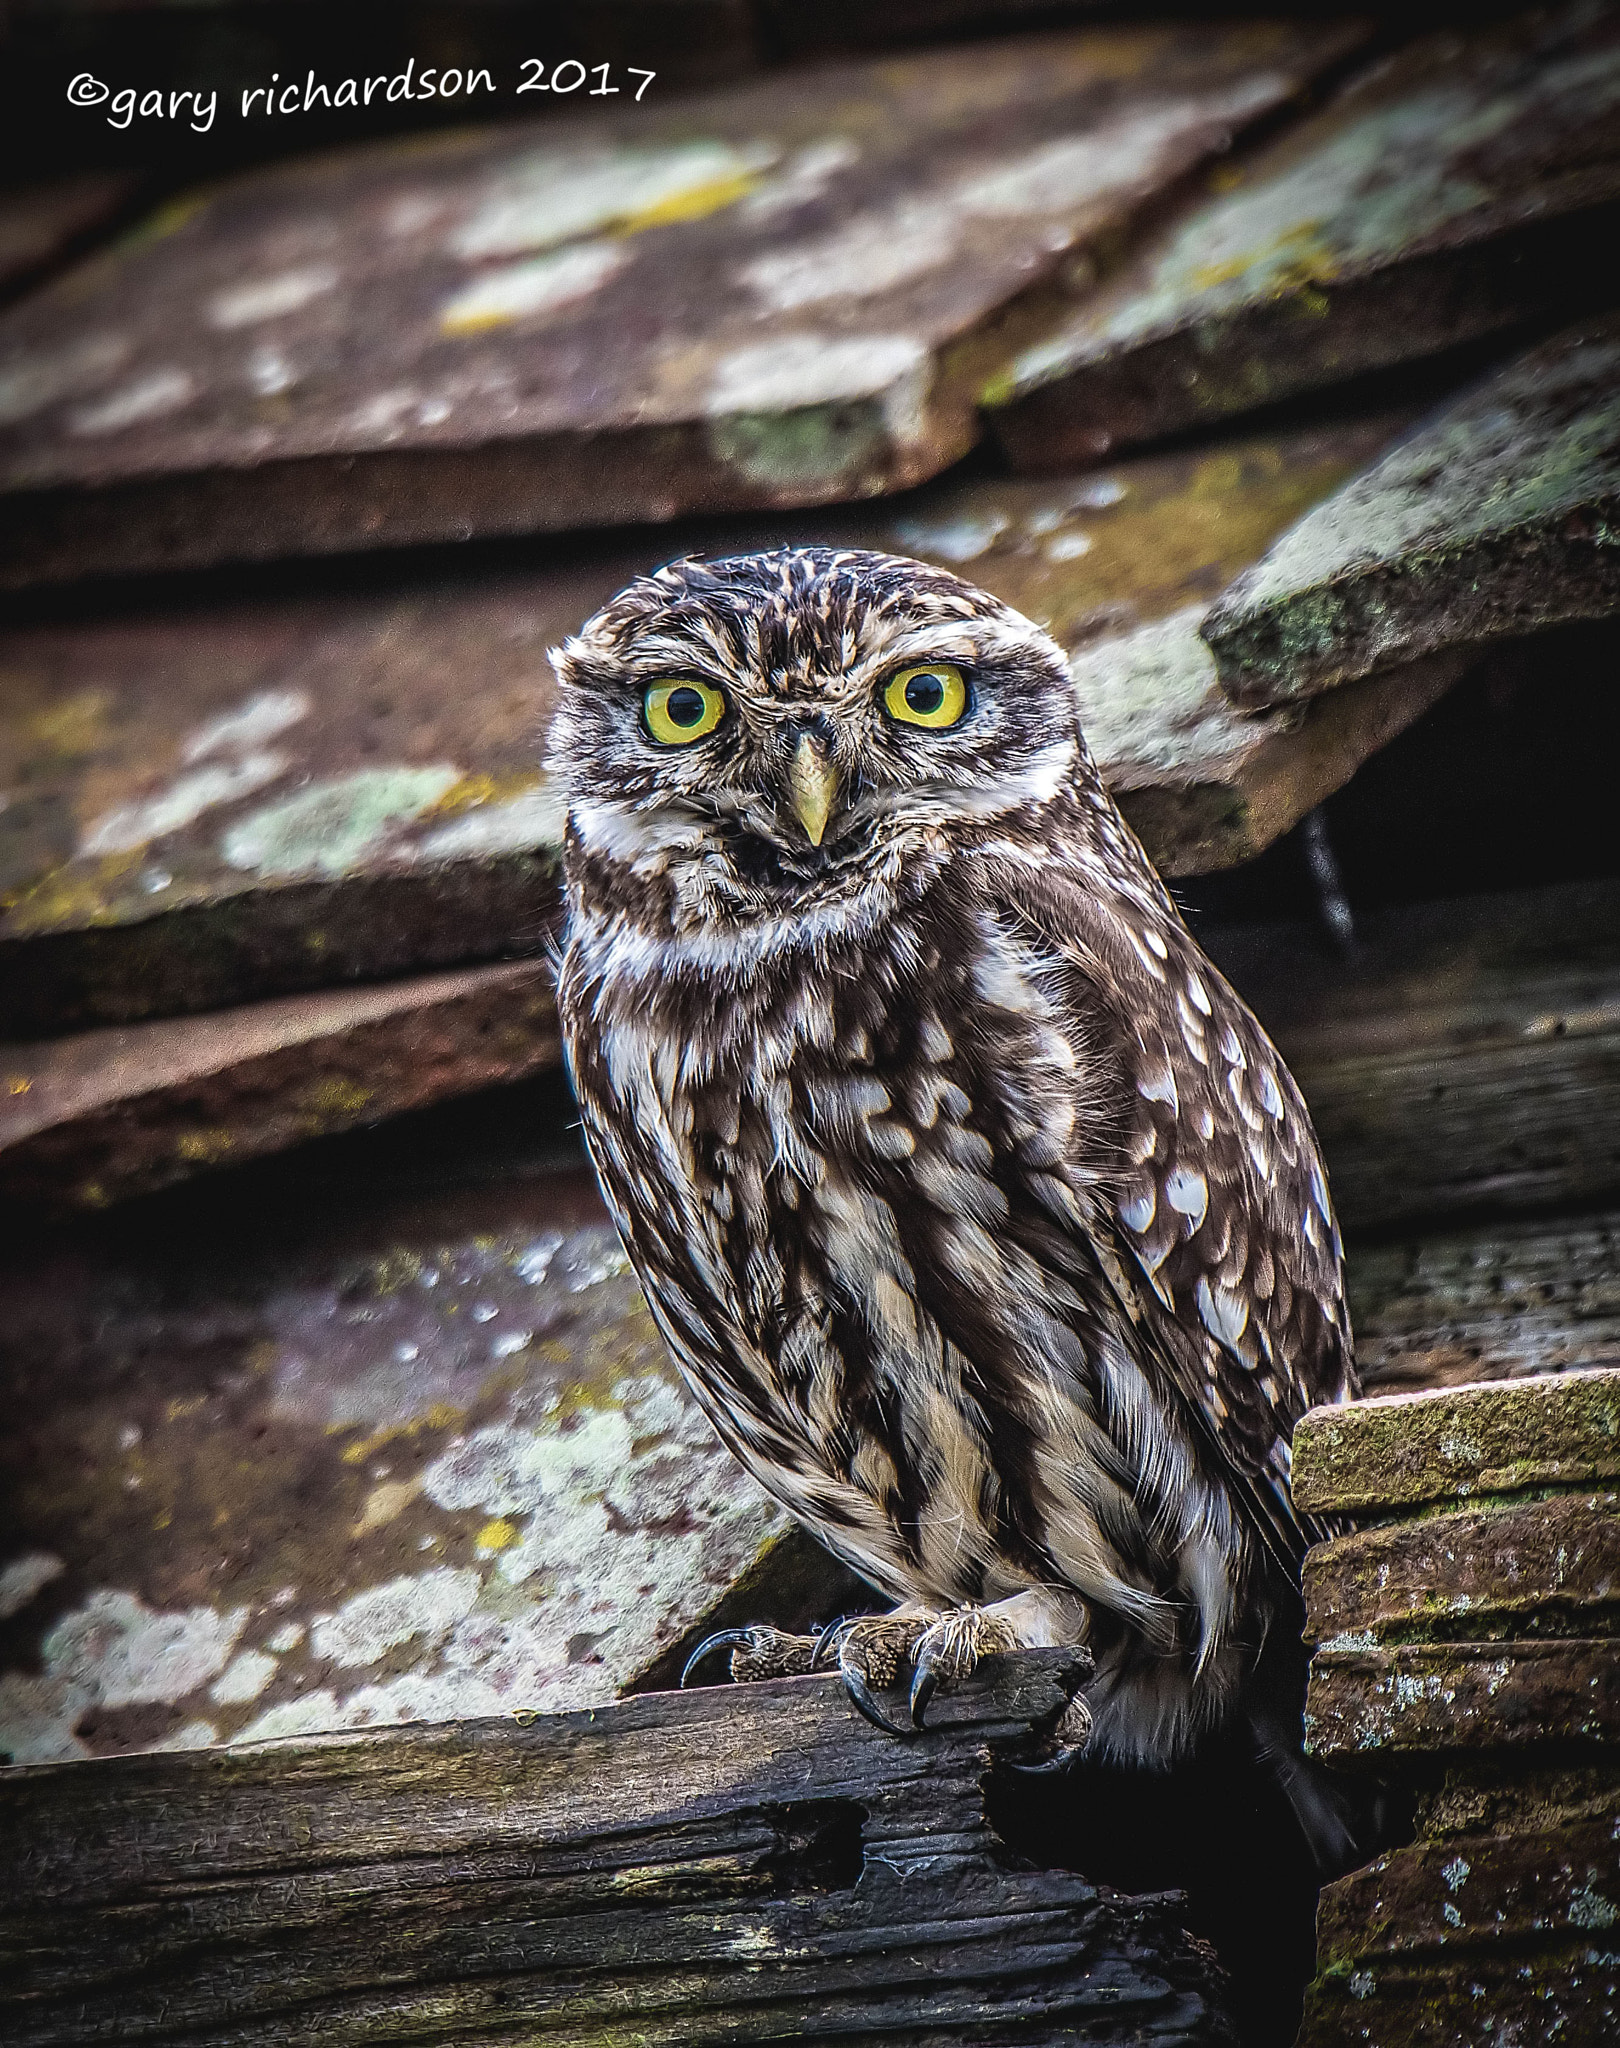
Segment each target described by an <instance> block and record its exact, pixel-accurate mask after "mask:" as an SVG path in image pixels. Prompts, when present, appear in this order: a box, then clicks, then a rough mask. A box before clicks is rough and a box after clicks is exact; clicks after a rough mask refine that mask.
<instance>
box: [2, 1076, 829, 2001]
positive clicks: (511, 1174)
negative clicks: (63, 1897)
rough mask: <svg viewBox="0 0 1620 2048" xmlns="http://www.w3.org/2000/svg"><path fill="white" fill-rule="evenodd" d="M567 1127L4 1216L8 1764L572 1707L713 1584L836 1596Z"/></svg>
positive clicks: (519, 1097) (627, 1679) (798, 1602)
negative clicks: (710, 1395) (615, 1223)
mask: <svg viewBox="0 0 1620 2048" xmlns="http://www.w3.org/2000/svg"><path fill="white" fill-rule="evenodd" d="M547 1089H549V1090H550V1091H551V1092H550V1094H549V1095H548V1094H547V1093H546V1090H547ZM567 1113H568V1111H567V1102H566V1097H565V1096H564V1094H563V1091H562V1089H561V1086H560V1084H559V1083H556V1082H549V1083H543V1084H535V1085H534V1086H531V1087H529V1088H527V1089H520V1090H508V1091H503V1092H502V1095H501V1098H500V1100H499V1101H496V1102H487V1101H486V1104H485V1105H484V1107H483V1108H481V1109H479V1108H477V1107H476V1106H475V1107H473V1108H469V1109H465V1110H462V1111H460V1112H459V1113H458V1114H457V1115H456V1117H455V1118H454V1119H453V1120H443V1119H441V1120H440V1122H439V1123H438V1124H437V1125H435V1124H433V1123H432V1122H431V1120H424V1119H422V1118H418V1119H414V1120H412V1121H410V1122H407V1123H403V1124H399V1125H395V1126H393V1127H391V1128H389V1129H385V1130H383V1131H380V1132H377V1133H374V1134H368V1135H367V1136H365V1137H364V1138H349V1139H344V1140H341V1141H338V1144H337V1146H336V1148H335V1149H334V1148H333V1147H332V1146H330V1145H329V1146H327V1147H325V1148H323V1149H322V1150H319V1151H313V1152H306V1153H304V1154H303V1155H302V1156H301V1158H300V1160H299V1161H298V1163H297V1164H296V1165H294V1164H292V1163H291V1162H287V1163H278V1162H265V1163H262V1164H261V1165H259V1166H257V1167H255V1168H253V1169H251V1170H250V1171H248V1172H246V1173H243V1174H238V1175H234V1176H231V1177H229V1178H225V1177H220V1176H216V1177H215V1178H214V1179H212V1180H211V1181H210V1182H209V1184H208V1185H207V1186H206V1187H201V1186H199V1187H195V1188H192V1189H189V1190H188V1189H180V1190H175V1191H172V1192H171V1193H169V1194H167V1195H164V1196H159V1197H155V1198H153V1199H151V1200H149V1201H147V1202H145V1203H139V1204H129V1205H126V1206H125V1207H124V1208H123V1209H122V1210H120V1211H115V1212H112V1213H110V1214H108V1215H107V1216H105V1217H102V1218H99V1219H95V1220H89V1221H84V1222H81V1223H80V1224H78V1225H76V1226H74V1227H73V1228H71V1229H69V1228H64V1227H61V1226H58V1227H56V1228H54V1229H51V1230H37V1229H30V1227H29V1225H28V1224H27V1222H26V1221H25V1220H24V1219H23V1218H21V1217H19V1216H17V1215H16V1214H15V1213H12V1214H9V1215H8V1216H7V1217H6V1219H5V1225H6V1227H5V1233H4V1237H5V1254H4V1260H3V1263H0V1396H3V1399H4V1402H5V1407H6V1412H7V1413H8V1414H9V1415H10V1416H11V1417H12V1423H13V1426H11V1427H10V1428H8V1430H7V1433H6V1437H5V1441H4V1446H3V1448H0V1618H4V1621H5V1636H4V1648H3V1651H0V1751H3V1752H9V1753H10V1755H11V1756H12V1757H14V1758H16V1759H20V1760H40V1761H43V1760H48V1759H51V1758H83V1757H86V1756H90V1755H97V1754H108V1753H112V1752H118V1751H127V1750H144V1749H151V1748H169V1749H184V1748H187V1747H189V1746H193V1745H195V1744H197V1743H199V1742H221V1741H251V1740H256V1739H259V1738H261V1737H268V1736H272V1735H280V1734H288V1733H293V1732H303V1731H310V1730H318V1729H337V1728H359V1727H370V1726H376V1725H379V1724H387V1723H392V1722H397V1721H402V1720H414V1719H438V1720H442V1719H447V1718H457V1717H462V1716H466V1715H479V1714H501V1713H506V1712H510V1711H513V1710H515V1709H522V1710H523V1711H525V1712H527V1711H530V1710H539V1711H551V1710H559V1709H563V1708H572V1707H576V1706H579V1707H596V1706H601V1705H602V1704H604V1703H605V1702H607V1701H609V1700H611V1699H612V1698H613V1697H614V1696H615V1695H616V1694H617V1693H618V1692H619V1691H620V1690H621V1689H622V1688H623V1687H625V1686H627V1685H632V1684H636V1683H640V1682H643V1680H644V1679H645V1677H646V1676H647V1675H649V1674H650V1673H652V1672H653V1671H655V1670H657V1669H664V1668H667V1666H668V1664H669V1662H670V1661H672V1660H673V1661H674V1662H675V1663H676V1668H677V1669H678V1667H679V1659H680V1652H681V1649H682V1647H683V1646H685V1647H688V1648H689V1647H690V1646H691V1644H692V1642H693V1641H694V1640H695V1638H696V1632H698V1631H700V1630H703V1629H704V1628H705V1627H706V1626H707V1623H708V1618H709V1617H710V1616H711V1615H713V1614H715V1613H716V1611H717V1603H721V1602H723V1601H724V1600H725V1598H726V1596H727V1595H728V1594H730V1593H731V1592H732V1590H733V1588H736V1589H737V1590H736V1597H735V1599H734V1600H733V1601H732V1604H731V1605H730V1606H729V1607H727V1608H725V1609H724V1611H723V1612H722V1613H721V1616H720V1618H721V1620H722V1621H729V1620H749V1621H752V1620H756V1619H775V1620H777V1621H779V1622H780V1623H781V1624H782V1625H784V1626H790V1627H802V1626H805V1625H807V1624H809V1623H812V1622H816V1621H822V1620H826V1619H828V1618H829V1617H830V1616H831V1615H832V1614H834V1613H837V1612H839V1611H841V1605H842V1604H852V1605H853V1606H854V1607H855V1608H856V1610H857V1611H858V1609H859V1606H860V1604H861V1603H860V1602H859V1601H858V1600H856V1601H854V1602H851V1594H850V1586H851V1581H850V1579H849V1576H848V1574H846V1573H844V1571H843V1569H842V1567H839V1566H836V1565H835V1564H834V1563H833V1561H832V1560H831V1559H830V1558H829V1557H827V1555H826V1554H825V1553H824V1552H821V1551H819V1550H817V1549H815V1548H814V1547H813V1546H809V1545H807V1544H803V1543H801V1542H800V1541H798V1540H797V1539H795V1540H794V1542H792V1543H790V1544H788V1545H787V1547H786V1549H785V1550H784V1547H783V1538H784V1533H785V1531H786V1529H787V1523H786V1519H785V1517H784V1516H783V1515H782V1514H781V1512H780V1511H779V1510H778V1509H777V1508H776V1507H775V1506H774V1505H773V1504H772V1503H770V1502H769V1501H768V1500H766V1498H765V1497H764V1496H763V1495H762V1494H761V1493H760V1492H759V1490H758V1489H757V1488H756V1487H755V1485H754V1483H753V1482H752V1481H751V1480H750V1479H749V1478H748V1477H747V1476H746V1474H745V1473H744V1472H743V1470H742V1468H741V1466H740V1465H738V1464H737V1462H736V1461H735V1460H734V1459H733V1458H732V1456H731V1454H730V1453H729V1452H728V1451H726V1450H725V1449H723V1448H722V1446H721V1445H720V1444H719V1442H718V1441H717V1440H716V1438H715V1437H714V1435H713V1433H712V1432H711V1430H710V1428H709V1426H708V1424H707V1423H706V1422H705V1421H704V1420H703V1418H702V1416H701V1415H700V1414H699V1412H698V1411H697V1409H696V1408H695V1407H694V1406H693V1404H692V1402H691V1400H690V1398H689V1396H688V1395H687V1393H686V1391H685V1388H684V1386H683V1384H682V1382H681V1380H680V1378H679V1375H678V1374H677V1372H676V1370H675V1368H674V1366H673V1365H672V1364H671V1362H670V1359H669V1356H668V1353H667V1351H666V1349H665V1346H664V1343H663V1339H662V1338H661V1337H660V1336H659V1334H658V1332H657V1330H656V1328H655V1327H654V1325H653V1323H652V1321H651V1318H650V1317H649V1315H648V1313H647V1309H646V1305H645V1302H644V1300H643V1297H642V1293H641V1289H640V1286H639V1284H638V1283H637V1281H636V1279H635V1277H634V1275H633V1274H632V1273H631V1272H630V1270H629V1268H628V1266H627V1264H626V1262H625V1259H624V1255H623V1253H622V1251H621V1250H620V1248H619V1243H618V1239H617V1236H616V1234H615V1232H614V1230H613V1228H612V1225H611V1224H610V1222H609V1221H608V1219H607V1217H606V1215H605V1214H604V1213H603V1210H602V1208H601V1204H600V1200H599V1198H598V1196H597V1193H596V1189H595V1184H594V1181H593V1179H592V1177H591V1175H590V1172H589V1170H588V1169H587V1168H586V1167H585V1166H584V1165H583V1164H582V1163H579V1162H578V1158H577V1154H576V1153H574V1151H573V1148H572V1146H571V1145H567V1146H564V1147H563V1149H562V1150H561V1152H560V1153H559V1151H558V1149H557V1148H558V1142H559V1141H558V1138H557V1136H555V1135H553V1134H554V1133H557V1132H559V1131H560V1129H561V1128H562V1126H563V1123H564V1120H565V1118H566V1116H567ZM818 1572H819V1576H818ZM739 1602H740V1603H741V1604H742V1605H744V1606H746V1607H747V1608H749V1609H751V1610H752V1611H750V1612H748V1613H746V1614H742V1613H739V1612H738V1603H739ZM661 1660H662V1661H661ZM3 1832H4V1831H3V1829H0V1835H3ZM0 1974H3V1971H0ZM0 2034H5V2035H6V2038H7V2039H8V2041H9V2040H10V2039H11V2035H10V2033H9V2032H8V2030H7V2028H6V2026H5V2024H4V2023H3V2022H0Z"/></svg>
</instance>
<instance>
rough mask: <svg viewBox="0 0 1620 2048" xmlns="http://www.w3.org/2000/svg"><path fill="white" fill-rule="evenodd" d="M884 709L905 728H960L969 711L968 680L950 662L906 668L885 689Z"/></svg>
mask: <svg viewBox="0 0 1620 2048" xmlns="http://www.w3.org/2000/svg"><path fill="white" fill-rule="evenodd" d="M883 708H884V710H885V711H887V712H888V714H889V716H890V717H891V718H896V719H898V720H899V721H900V723H901V724H902V725H927V726H932V727H933V729H934V730H935V731H936V732H938V731H940V730H941V729H942V728H943V727H945V726H948V725H956V724H957V723H958V722H959V721H960V720H961V718H962V717H963V715H964V713H965V712H966V711H967V708H968V686H967V678H966V677H965V676H964V675H963V674H962V671H961V670H960V669H959V668H953V667H952V666H951V664H950V663H949V662H948V661H930V662H925V663H923V665H922V666H921V667H919V668H903V669H902V670H901V671H900V673H899V674H898V675H897V676H891V677H890V678H889V680H888V682H887V684H886V685H885V686H884V690H883Z"/></svg>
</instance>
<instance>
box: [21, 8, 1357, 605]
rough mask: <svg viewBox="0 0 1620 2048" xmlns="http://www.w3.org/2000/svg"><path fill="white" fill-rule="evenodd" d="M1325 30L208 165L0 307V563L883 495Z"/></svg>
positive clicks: (815, 84)
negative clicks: (205, 182) (1102, 252)
mask: <svg viewBox="0 0 1620 2048" xmlns="http://www.w3.org/2000/svg"><path fill="white" fill-rule="evenodd" d="M1363 34H1364V31H1363V30H1362V29H1359V28H1355V27H1348V28H1347V27H1345V26H1342V25H1333V24H1326V25H1310V24H1299V25H1279V24H1260V25H1234V26H1220V25H1210V26H1183V27H1171V28H1154V29H1146V30H1106V31H1095V32H1091V33H1069V34H1062V35H1054V36H1045V37H1034V38H1028V39H1020V40H1002V41H997V42H993V43H990V44H987V45H985V46H983V47H981V48H972V49H969V48H961V49H946V50H939V51H932V52H927V53H923V54H919V55H910V56H905V57H900V58H893V59H888V60H885V61H883V62H873V63H865V64H861V63H852V64H845V65H841V66H834V67H830V68H827V69H821V70H817V71H815V72H814V73H800V74H795V75H793V76H791V77H775V78H767V79H764V80H760V81H755V82H748V83H744V84H741V85H739V86H737V87H735V88H732V89H729V90H727V91H724V92H721V93H716V94H711V95H708V96H705V97H701V98H696V99H688V100H672V99H666V98H664V97H662V96H661V95H660V94H659V92H658V90H657V87H656V84H655V85H654V87H653V88H652V89H651V91H649V92H648V94H647V96H646V98H645V99H644V100H643V101H642V103H640V104H637V102H636V100H635V98H634V97H633V93H634V81H633V80H630V79H628V78H626V79H625V80H623V81H614V82H613V83H614V84H616V85H617V89H618V94H619V96H618V97H616V98H609V99H606V100H599V101H595V103H594V106H593V107H592V110H591V111H589V112H583V113H581V114H579V115H577V116H569V117H566V118H565V119H564V120H562V121H555V120H554V121H552V122H549V123H547V124H546V125H545V126H544V127H543V128H541V127H536V128H533V129H513V128H501V129H496V130H489V131H482V132H479V131H469V132H463V133H460V134H457V135H455V136H452V137H445V138H441V139H436V140H434V141H432V142H423V141H421V140H414V141H412V142H410V143H408V144H405V145H401V146H387V147H378V148H374V149H367V150H357V151H353V152H350V153H347V154H345V155H344V156H342V157H322V158H318V159H313V160H305V161H302V162H298V163H292V164H284V165H281V166H278V167H276V168H274V169H270V170H264V171H258V172H254V173H252V174H250V175H247V176H244V177H242V178H240V179H238V180H236V181H235V182H233V183H231V184H229V185H226V186H224V187H220V188H217V189H215V190H214V191H212V192H210V193H206V194H202V195H199V196H197V197H195V198H193V199H190V200H187V201H184V202H182V203H180V204H179V205H178V206H176V207H173V208H171V209H169V210H168V211H167V212H166V213H164V214H163V215H161V216H159V218H158V219H156V220H155V221H153V222H152V223H151V225H150V227H149V228H148V230H147V232H146V233H145V234H144V235H142V236H140V237H138V238H136V239H134V240H132V241H129V242H126V243H125V244H124V245H123V246H122V247H121V248H120V249H118V250H115V251H113V252H111V253H109V254H107V255H104V256H102V257H100V258H98V259H97V260H96V261H95V262H94V263H93V264H92V265H90V266H87V267H85V268H83V269H81V270H79V271H78V272H76V273H75V274H74V275H72V276H71V277H69V278H66V279H62V280H59V281H58V282H57V283H56V284H54V285H50V286H47V287H46V288H45V289H44V290H42V291H41V292H39V293H38V294H36V295H35V296H34V297H33V298H32V299H31V300H29V301H27V302H26V303H25V304H23V305H21V306H19V307H17V308H15V309H13V310H12V311H11V312H10V313H8V314H7V315H5V316H4V318H3V319H0V359H4V360H5V361H7V362H8V363H9V364H10V366H11V374H12V376H13V379H14V381H15V389H16V391H17V393H18V396H17V398H16V400H15V401H14V403H13V405H12V407H11V420H10V423H9V425H8V426H7V427H6V428H5V430H4V432H3V435H0V581H4V582H6V583H10V584H13V585H15V584H22V583H30V582H35V581H39V580H42V579H43V580H47V581H49V580H59V579H62V578H69V577H75V576H81V575H84V574H86V573H89V572H130V571H140V570H144V569H149V568H153V567H158V566H173V565H177V564H194V563H200V562H211V561H219V560H228V559H232V558H251V559H265V558H267V557H277V556H282V555H287V554H306V553H329V552H334V551H343V550H349V549H353V548H360V547H378V546H388V545H397V544H402V543H414V542H421V541H429V540H460V539H464V538H466V537H468V536H470V535H474V534H490V533H522V532H532V531H536V530H540V529H553V530H554V529H557V528H568V527H578V526H604V525H616V524H621V523H623V522H626V521H634V520H664V519H668V518H670V517H672V516H674V515H675V514H678V513H681V512H686V511H694V510H705V509H721V508H725V507H742V506H770V505H777V506H783V505H808V504H824V503H827V502H829V501H832V500H840V499H846V498H850V497H861V496H869V495H872V494H874V493H877V492H880V491H886V490H893V489H896V488H899V487H901V486H904V485H909V484H914V483H917V482H919V481H921V480H922V479H923V478H925V477H928V476H931V475H934V474H936V473H937V472H938V471H939V470H941V469H943V468H944V467H945V466H946V465H947V464H949V463H951V462H953V461H954V460H956V458H957V457H958V456H960V455H961V454H963V453H964V452H965V450H966V449H967V448H969V447H970V446H971V445H972V444H973V442H974V441H975V440H976V439H977V437H978V434H979V431H980V430H979V425H978V420H977V415H976V413H975V409H974V405H973V397H972V394H973V392H974V390H975V389H976V387H977V385H978V383H979V382H980V381H981V380H982V377H983V375H984V372H985V369H986V368H987V367H988V361H989V360H990V359H991V358H993V357H999V356H1000V355H1002V354H1004V353H1005V351H1006V350H1007V348H1008V347H1010V346H1014V345H1016V343H1017V341H1018V339H1019V338H1020V336H1021V334H1022V333H1023V332H1024V330H1025V328H1026V327H1027V326H1028V324H1029V322H1030V321H1031V320H1033V319H1036V318H1041V317H1049V316H1050V312H1051V309H1052V308H1053V307H1055V306H1056V305H1058V304H1062V303H1066V302H1067V301H1068V300H1069V299H1070V298H1071V297H1072V294H1073V291H1074V289H1075V288H1076V285H1077V283H1078V284H1080V285H1082V286H1083V285H1084V284H1088V283H1089V282H1090V278H1091V275H1092V269H1093V266H1092V263H1091V260H1090V256H1089V254H1088V252H1089V251H1090V250H1091V249H1093V248H1094V247H1095V246H1096V245H1097V244H1099V243H1100V242H1102V241H1104V240H1106V239H1108V238H1109V237H1111V236H1113V235H1115V234H1117V233H1118V232H1119V231H1120V230H1121V229H1122V228H1124V227H1125V226H1126V225H1127V224H1128V223H1129V222H1130V221H1131V220H1132V219H1133V218H1134V217H1135V216H1136V215H1137V214H1138V213H1139V212H1140V211H1141V210H1142V209H1143V207H1144V206H1146V205H1147V204H1149V203H1150V202H1152V201H1154V200H1155V199H1156V198H1157V197H1158V196H1159V195H1160V194H1162V193H1163V192H1164V191H1165V190H1166V189H1167V188H1169V187H1171V186H1173V185H1174V184H1175V183H1176V181H1177V180H1179V179H1180V178H1182V177H1183V176H1185V175H1186V174H1187V173H1188V172H1189V171H1190V170H1192V169H1193V168H1194V167H1195V166H1196V165H1198V164H1199V163H1201V162H1203V161H1205V160H1206V159H1207V158H1208V157H1209V156H1210V155H1211V154H1212V153H1213V152H1215V151H1218V150H1219V149H1221V148H1223V147H1224V146H1225V145H1226V144H1227V143H1228V142H1229V141H1230V140H1231V138H1232V136H1233V135H1234V134H1236V133H1238V132H1239V131H1241V130H1242V129H1243V128H1244V127H1246V126H1247V125H1248V124H1250V123H1251V122H1253V121H1254V120H1256V119H1258V118H1260V117H1261V116H1263V115H1264V114H1266V113H1268V112H1270V111H1271V110H1273V109H1275V108H1277V107H1279V106H1281V105H1283V104H1285V103H1286V101H1287V100H1288V99H1289V97H1290V96H1291V95H1292V94H1293V93H1295V92H1296V91H1297V90H1298V89H1299V88H1300V87H1301V85H1303V84H1304V83H1306V82H1307V81H1308V80H1309V79H1311V78H1312V77H1313V76H1314V75H1316V73H1317V72H1319V71H1320V70H1321V69H1323V68H1324V67H1325V66H1327V65H1330V64H1332V63H1333V62H1334V61H1335V60H1336V59H1337V58H1339V57H1341V56H1342V55H1344V54H1345V53H1346V52H1347V51H1348V50H1350V49H1352V48H1354V47H1355V46H1356V44H1357V43H1358V42H1359V41H1360V40H1361V38H1362V36H1363ZM580 82H581V83H582V82H583V81H580ZM553 89H555V87H554V88H553ZM587 104H588V105H589V104H590V103H589V102H587ZM180 309H185V311H184V313H182V312H181V310H180Z"/></svg>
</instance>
